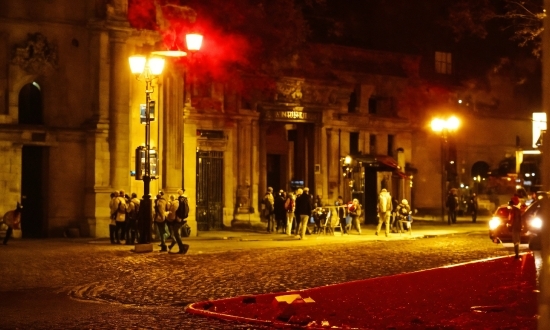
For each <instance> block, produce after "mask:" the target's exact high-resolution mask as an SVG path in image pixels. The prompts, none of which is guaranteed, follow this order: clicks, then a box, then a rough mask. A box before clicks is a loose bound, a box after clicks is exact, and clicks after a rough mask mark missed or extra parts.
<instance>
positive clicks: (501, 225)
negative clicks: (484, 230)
mask: <svg viewBox="0 0 550 330" xmlns="http://www.w3.org/2000/svg"><path fill="white" fill-rule="evenodd" d="M537 204H538V203H537ZM533 206H535V207H534V208H532V207H533ZM510 209H511V206H508V205H501V206H499V207H498V208H497V209H496V211H495V213H494V214H493V217H492V218H491V220H489V238H490V239H491V240H492V241H493V242H495V243H498V242H512V231H511V228H510V221H509V220H508V215H509V214H510ZM520 209H521V210H522V214H521V221H522V222H523V226H522V227H523V228H522V231H521V236H520V238H521V242H522V243H527V242H529V238H530V235H531V232H530V229H531V228H532V227H533V225H532V224H531V222H535V217H534V216H533V213H535V212H534V211H535V210H537V209H538V208H537V207H536V204H535V203H533V204H532V205H530V206H529V207H527V208H526V207H524V206H522V207H521V208H520ZM529 209H532V210H531V211H529Z"/></svg>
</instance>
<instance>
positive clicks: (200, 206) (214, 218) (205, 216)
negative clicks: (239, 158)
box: [196, 151, 223, 230]
mask: <svg viewBox="0 0 550 330" xmlns="http://www.w3.org/2000/svg"><path fill="white" fill-rule="evenodd" d="M196 214H197V216H196V218H197V229H198V230H220V229H222V227H223V151H197V213H196Z"/></svg>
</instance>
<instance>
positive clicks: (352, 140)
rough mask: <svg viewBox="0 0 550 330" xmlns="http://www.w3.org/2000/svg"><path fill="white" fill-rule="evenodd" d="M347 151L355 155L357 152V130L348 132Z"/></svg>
mask: <svg viewBox="0 0 550 330" xmlns="http://www.w3.org/2000/svg"><path fill="white" fill-rule="evenodd" d="M349 152H350V154H352V155H357V154H358V153H359V133H358V132H351V133H349Z"/></svg>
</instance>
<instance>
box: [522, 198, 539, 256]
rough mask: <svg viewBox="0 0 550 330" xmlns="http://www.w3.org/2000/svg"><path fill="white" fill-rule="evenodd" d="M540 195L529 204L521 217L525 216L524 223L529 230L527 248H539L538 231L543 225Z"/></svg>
mask: <svg viewBox="0 0 550 330" xmlns="http://www.w3.org/2000/svg"><path fill="white" fill-rule="evenodd" d="M541 204H542V203H541V197H539V199H536V200H534V201H533V202H532V203H531V205H529V207H528V208H527V209H526V210H525V213H524V215H522V218H524V217H525V224H526V225H527V229H528V232H529V249H531V250H540V249H541V241H540V238H541V236H540V231H541V228H542V225H543V217H542V215H541V206H542V205H541Z"/></svg>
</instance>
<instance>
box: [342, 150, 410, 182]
mask: <svg viewBox="0 0 550 330" xmlns="http://www.w3.org/2000/svg"><path fill="white" fill-rule="evenodd" d="M352 158H354V159H355V160H357V161H360V162H362V163H363V164H367V166H374V167H378V168H380V169H387V170H388V171H392V172H394V174H397V175H399V176H400V177H401V178H403V179H408V178H409V176H408V175H407V174H405V173H403V169H402V168H401V167H399V165H398V164H397V161H396V160H395V159H394V158H393V157H392V156H388V155H374V156H373V155H359V156H352Z"/></svg>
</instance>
